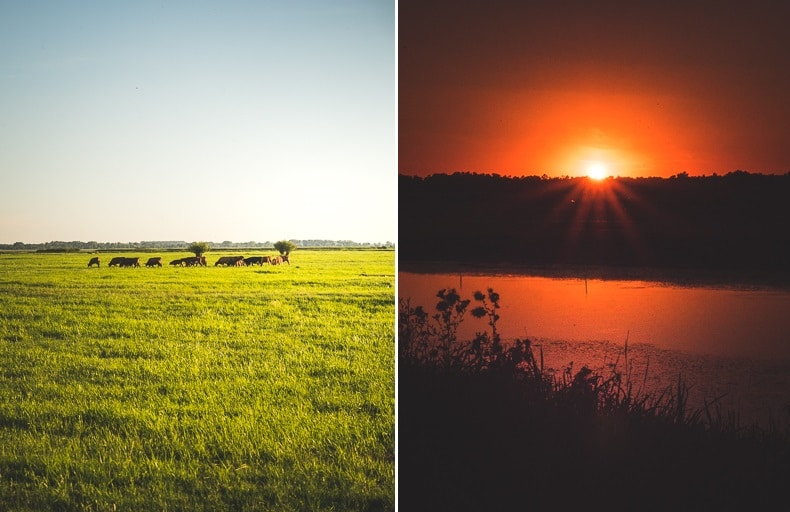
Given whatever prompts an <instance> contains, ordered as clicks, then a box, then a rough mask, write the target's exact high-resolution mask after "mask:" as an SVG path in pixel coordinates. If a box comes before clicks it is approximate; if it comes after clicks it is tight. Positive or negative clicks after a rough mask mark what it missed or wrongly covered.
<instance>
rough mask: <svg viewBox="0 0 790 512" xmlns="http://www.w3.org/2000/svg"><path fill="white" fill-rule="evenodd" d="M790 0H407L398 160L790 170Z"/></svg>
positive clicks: (442, 168) (627, 172) (647, 170)
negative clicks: (688, 1)
mask: <svg viewBox="0 0 790 512" xmlns="http://www.w3.org/2000/svg"><path fill="white" fill-rule="evenodd" d="M788 6H790V3H786V2H748V3H747V2H740V3H728V2H719V1H717V2H713V1H709V2H699V1H698V2H694V3H693V5H692V6H691V7H689V6H687V5H686V3H680V2H677V3H673V2H668V3H667V2H652V3H647V2H611V1H610V2H606V1H602V2H581V1H572V2H568V1H552V2H516V1H498V2H493V1H492V2H476V1H467V0H461V1H446V2H445V1H430V2H420V1H414V0H407V1H401V2H400V3H399V20H398V22H399V43H398V44H399V71H398V72H399V84H398V86H399V110H400V111H399V170H400V172H403V173H408V174H420V175H426V174H432V173H436V172H453V171H458V170H465V171H476V172H498V173H501V174H513V175H521V174H543V173H546V174H549V175H552V176H556V175H564V174H569V175H572V176H573V175H581V174H585V169H586V166H587V165H589V163H590V162H593V161H600V162H603V163H605V164H606V165H607V167H608V168H609V170H610V172H611V174H614V175H621V176H669V175H672V174H675V173H677V172H681V171H686V172H688V173H689V174H692V175H696V174H711V173H713V172H718V173H726V172H729V171H732V170H736V169H743V170H747V171H751V172H763V173H784V172H787V171H790V144H788V141H787V135H788V133H790V107H789V106H788V105H789V104H790V102H788V93H787V91H789V90H790V65H788V64H789V63H790V50H788V48H790V30H788V29H787V28H786V26H785V25H786V23H787V20H788V19H790V16H788V15H790V7H788Z"/></svg>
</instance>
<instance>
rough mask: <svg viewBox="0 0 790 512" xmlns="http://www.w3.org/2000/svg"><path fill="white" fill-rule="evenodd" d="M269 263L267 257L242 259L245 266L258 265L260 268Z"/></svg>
mask: <svg viewBox="0 0 790 512" xmlns="http://www.w3.org/2000/svg"><path fill="white" fill-rule="evenodd" d="M268 262H269V257H268V256H252V257H251V258H244V264H245V265H258V266H261V265H263V264H264V263H268Z"/></svg>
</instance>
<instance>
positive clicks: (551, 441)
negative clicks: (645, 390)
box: [398, 290, 790, 511]
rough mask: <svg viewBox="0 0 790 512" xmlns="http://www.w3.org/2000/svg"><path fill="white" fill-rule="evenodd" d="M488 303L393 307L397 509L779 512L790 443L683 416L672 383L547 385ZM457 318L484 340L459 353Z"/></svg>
mask: <svg viewBox="0 0 790 512" xmlns="http://www.w3.org/2000/svg"><path fill="white" fill-rule="evenodd" d="M497 302H498V297H497V295H496V293H494V292H492V291H489V292H488V293H484V294H483V293H480V294H476V296H475V297H474V299H472V300H464V299H462V298H461V297H459V296H458V295H457V294H456V293H455V292H454V291H452V290H448V291H442V292H441V293H440V296H439V297H438V304H437V308H436V311H435V312H431V313H430V314H427V313H426V312H425V311H423V310H421V309H419V308H411V307H409V305H408V304H402V305H401V310H400V321H399V331H400V332H399V334H400V350H401V353H400V366H399V410H398V414H399V420H398V424H399V452H398V453H399V473H398V478H399V484H398V487H399V504H400V507H401V508H402V510H432V511H434V510H548V509H552V510H573V509H577V508H587V509H589V510H599V509H608V510H753V509H760V508H762V509H768V508H770V507H769V506H770V505H772V506H776V504H779V503H781V504H784V503H785V501H784V499H785V496H786V493H785V491H784V487H785V485H786V482H787V481H788V477H789V476H790V440H789V438H788V432H787V431H786V430H783V429H782V428H779V427H776V426H774V427H770V426H769V427H768V428H764V429H758V428H756V427H742V426H739V425H738V424H737V423H736V422H735V421H734V419H733V417H732V416H729V415H728V414H726V413H724V412H723V411H720V410H718V409H717V407H716V405H715V404H711V405H710V406H708V407H706V408H703V409H701V410H689V409H688V407H687V406H686V402H685V400H686V397H687V391H688V390H687V389H686V388H685V387H684V386H683V384H682V383H681V382H679V383H678V385H677V387H675V388H674V389H672V390H667V392H666V393H665V394H663V395H660V396H645V395H642V394H640V393H639V392H638V391H637V388H638V386H637V385H635V383H633V382H630V381H629V379H628V378H627V377H626V376H624V375H623V374H622V373H621V372H619V371H618V369H617V368H614V369H613V371H612V373H611V374H610V375H596V374H594V373H592V372H590V371H589V370H587V369H582V370H580V371H579V372H577V373H574V374H571V373H570V372H567V373H559V374H552V373H550V372H548V371H547V370H546V369H544V368H543V367H542V364H541V361H540V355H539V353H535V352H533V350H532V347H531V344H530V343H529V342H528V340H521V341H519V342H516V343H515V344H513V345H512V346H508V347H504V346H503V345H502V344H501V340H500V339H499V336H498V333H497V331H496V321H497V319H498V315H497V311H498V307H497ZM465 314H472V315H474V316H478V317H481V318H485V319H487V320H489V326H490V330H489V332H487V333H481V334H480V335H478V336H477V337H476V338H475V339H474V340H469V342H467V343H463V342H459V341H458V340H457V339H456V337H455V331H456V329H457V326H458V325H459V323H460V321H461V320H462V318H463V316H464V315H465Z"/></svg>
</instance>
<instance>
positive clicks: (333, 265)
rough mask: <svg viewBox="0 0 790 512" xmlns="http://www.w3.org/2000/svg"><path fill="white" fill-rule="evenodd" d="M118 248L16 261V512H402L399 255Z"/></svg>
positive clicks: (7, 423)
mask: <svg viewBox="0 0 790 512" xmlns="http://www.w3.org/2000/svg"><path fill="white" fill-rule="evenodd" d="M237 252H238V254H242V253H243V254H244V255H245V256H255V255H265V254H271V252H272V251H268V252H263V251H261V252H258V251H237ZM234 254H235V253H234ZM117 255H120V254H110V253H107V254H101V255H100V256H101V259H102V266H101V268H87V267H86V265H87V262H88V260H89V259H90V256H91V255H86V254H32V253H19V254H0V303H2V306H0V504H2V505H3V509H4V510H278V511H296V510H327V511H328V510H371V511H372V510H390V509H393V508H394V492H395V490H394V408H395V396H394V373H395V371H394V366H395V355H394V354H395V352H394V338H395V336H394V317H395V294H394V281H395V278H394V252H393V251H343V250H335V251H310V250H302V249H300V250H297V251H295V252H294V253H292V254H291V260H292V264H291V265H290V266H289V265H279V266H262V267H257V266H256V267H240V268H224V267H214V266H213V263H214V261H215V260H216V259H217V258H218V257H219V256H220V255H221V254H219V253H212V252H210V253H208V254H207V257H208V263H209V266H208V267H185V268H182V267H169V266H168V265H167V262H169V261H170V260H171V259H176V258H180V257H184V256H189V255H190V254H187V253H165V252H162V253H161V254H156V253H151V254H142V253H141V254H140V256H141V262H143V263H144V262H145V261H146V259H147V257H149V256H157V255H162V256H163V262H165V266H164V267H163V268H145V267H142V268H107V266H106V264H107V262H109V260H110V258H111V257H113V256H117ZM123 255H124V256H134V255H135V254H130V253H124V254H123Z"/></svg>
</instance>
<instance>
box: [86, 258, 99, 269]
mask: <svg viewBox="0 0 790 512" xmlns="http://www.w3.org/2000/svg"><path fill="white" fill-rule="evenodd" d="M93 265H96V266H97V267H101V263H99V257H98V256H94V257H93V258H91V260H90V261H89V262H88V268H90V267H92V266H93Z"/></svg>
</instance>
